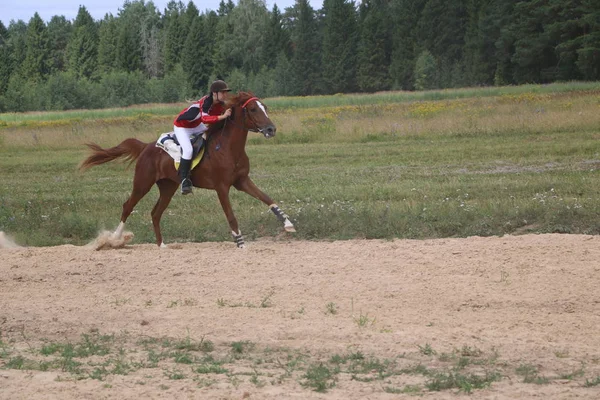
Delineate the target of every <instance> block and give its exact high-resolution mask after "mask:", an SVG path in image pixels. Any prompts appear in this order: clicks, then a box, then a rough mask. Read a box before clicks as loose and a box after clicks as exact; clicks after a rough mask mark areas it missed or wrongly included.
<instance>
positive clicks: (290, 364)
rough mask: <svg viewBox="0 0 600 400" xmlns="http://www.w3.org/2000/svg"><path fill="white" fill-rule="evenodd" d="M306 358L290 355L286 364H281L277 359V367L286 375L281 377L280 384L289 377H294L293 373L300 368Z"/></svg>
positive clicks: (299, 355)
mask: <svg viewBox="0 0 600 400" xmlns="http://www.w3.org/2000/svg"><path fill="white" fill-rule="evenodd" d="M304 358H305V356H304V355H302V354H289V353H288V355H287V360H286V361H285V363H283V362H281V361H280V360H279V359H277V365H279V367H280V368H282V369H283V370H284V371H285V373H284V374H283V375H282V376H280V377H279V379H278V383H281V382H283V380H284V379H285V378H287V377H290V376H292V373H293V372H294V371H295V370H296V369H299V368H300V364H302V363H304Z"/></svg>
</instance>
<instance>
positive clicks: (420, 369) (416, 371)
mask: <svg viewBox="0 0 600 400" xmlns="http://www.w3.org/2000/svg"><path fill="white" fill-rule="evenodd" d="M399 373H400V374H408V375H423V376H428V375H431V374H432V372H431V371H429V370H428V369H427V367H426V366H424V365H423V364H417V365H415V366H412V367H408V368H403V369H401V370H400V371H399Z"/></svg>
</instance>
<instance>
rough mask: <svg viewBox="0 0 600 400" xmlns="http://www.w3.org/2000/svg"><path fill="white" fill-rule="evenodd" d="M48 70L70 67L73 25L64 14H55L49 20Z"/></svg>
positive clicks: (58, 70) (63, 69) (53, 70)
mask: <svg viewBox="0 0 600 400" xmlns="http://www.w3.org/2000/svg"><path fill="white" fill-rule="evenodd" d="M46 31H47V32H48V51H49V53H48V71H49V73H50V74H56V73H58V72H64V71H66V70H67V69H68V65H69V59H68V55H67V46H68V44H69V40H70V39H71V34H72V31H73V26H72V25H71V22H70V21H69V20H67V19H66V18H65V17H64V16H62V15H61V16H56V15H55V16H54V17H52V19H50V22H48V26H47V28H46Z"/></svg>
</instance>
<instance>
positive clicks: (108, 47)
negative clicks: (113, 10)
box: [98, 14, 118, 73]
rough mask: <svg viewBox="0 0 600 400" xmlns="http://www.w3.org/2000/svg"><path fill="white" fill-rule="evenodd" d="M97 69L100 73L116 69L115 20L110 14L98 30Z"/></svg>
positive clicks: (116, 39)
mask: <svg viewBox="0 0 600 400" xmlns="http://www.w3.org/2000/svg"><path fill="white" fill-rule="evenodd" d="M98 36H99V38H98V42H99V43H98V69H99V71H100V72H102V73H106V72H110V71H113V70H115V69H116V68H117V41H118V34H117V20H116V18H115V17H113V15H112V14H106V15H105V16H104V19H103V20H102V21H101V22H100V28H99V30H98Z"/></svg>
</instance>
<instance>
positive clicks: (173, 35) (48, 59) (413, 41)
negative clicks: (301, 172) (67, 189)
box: [0, 0, 600, 112]
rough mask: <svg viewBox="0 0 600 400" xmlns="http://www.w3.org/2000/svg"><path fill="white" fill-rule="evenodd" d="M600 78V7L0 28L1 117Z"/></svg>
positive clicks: (305, 6)
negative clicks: (203, 98)
mask: <svg viewBox="0 0 600 400" xmlns="http://www.w3.org/2000/svg"><path fill="white" fill-rule="evenodd" d="M216 78H220V79H225V80H226V81H227V82H228V83H229V85H230V86H231V87H233V88H235V89H238V90H242V89H244V90H251V91H253V92H255V93H256V94H258V95H260V96H304V95H317V94H334V93H349V92H374V91H381V90H415V89H416V90H422V89H434V88H450V87H464V86H481V85H508V84H524V83H547V82H554V81H564V80H598V79H600V5H599V4H598V0H528V1H516V0H502V1H494V0H362V1H360V2H358V3H355V2H354V1H353V0H324V1H323V6H322V8H321V9H319V10H315V9H313V8H312V7H311V5H310V3H309V2H308V0H296V2H295V4H294V5H293V6H292V7H288V8H286V9H285V10H280V9H279V7H278V6H277V5H274V6H273V8H272V9H271V10H269V9H267V7H266V3H265V1H264V0H239V2H238V3H237V4H234V3H233V1H232V0H227V1H225V0H222V1H221V3H220V5H219V8H218V10H216V11H213V10H207V11H204V12H200V11H199V10H198V8H197V7H196V6H195V5H194V3H193V2H191V1H190V2H189V3H188V4H187V5H185V4H184V3H182V2H181V1H177V2H176V1H171V2H169V3H168V5H167V7H166V8H165V9H164V10H163V11H162V12H161V11H160V10H158V9H157V8H156V6H155V5H154V3H152V2H151V1H148V2H145V1H144V0H134V1H130V0H126V1H125V2H124V4H123V6H122V8H121V9H119V11H118V13H117V15H116V16H113V15H112V14H107V15H105V16H104V18H103V19H101V20H94V18H92V16H91V15H90V13H89V12H88V11H87V9H86V8H85V7H84V6H80V8H79V11H78V13H77V16H76V18H75V19H74V20H73V21H71V20H68V19H66V18H65V17H64V16H58V15H57V16H53V17H52V18H51V19H50V21H49V22H48V23H45V22H44V21H43V20H42V19H41V17H40V16H39V15H38V14H37V13H36V14H35V15H34V16H33V17H32V18H31V19H30V20H29V22H28V23H25V22H24V21H22V20H19V21H14V20H13V21H11V22H10V24H9V25H8V27H6V26H5V25H4V24H2V23H1V22H0V112H1V111H27V110H64V109H73V108H100V107H115V106H125V105H130V104H136V103H145V102H174V101H181V100H183V99H186V98H190V97H194V96H199V95H200V94H202V93H204V92H206V89H207V87H208V85H209V83H210V82H211V81H212V80H214V79H216Z"/></svg>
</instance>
